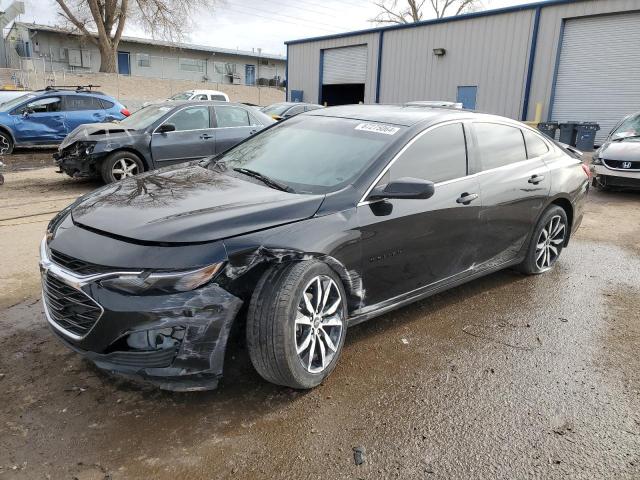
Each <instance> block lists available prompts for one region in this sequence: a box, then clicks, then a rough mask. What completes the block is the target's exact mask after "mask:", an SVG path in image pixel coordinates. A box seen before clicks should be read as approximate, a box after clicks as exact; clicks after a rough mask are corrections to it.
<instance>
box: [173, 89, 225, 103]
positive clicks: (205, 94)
mask: <svg viewBox="0 0 640 480" xmlns="http://www.w3.org/2000/svg"><path fill="white" fill-rule="evenodd" d="M167 100H173V101H180V100H197V101H201V100H216V101H218V102H228V101H229V95H227V94H226V93H224V92H219V91H218V90H187V91H186V92H180V93H176V94H175V95H173V96H172V97H169V98H168V99H167Z"/></svg>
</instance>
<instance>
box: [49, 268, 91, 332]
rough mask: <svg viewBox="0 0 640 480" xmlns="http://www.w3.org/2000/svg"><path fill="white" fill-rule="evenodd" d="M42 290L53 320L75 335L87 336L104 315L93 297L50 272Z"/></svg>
mask: <svg viewBox="0 0 640 480" xmlns="http://www.w3.org/2000/svg"><path fill="white" fill-rule="evenodd" d="M42 290H43V292H44V301H45V304H46V305H45V308H47V311H48V313H49V316H50V318H51V320H52V321H53V322H55V323H56V324H57V325H58V326H59V327H61V328H63V329H64V330H66V331H68V332H70V333H72V334H74V335H78V336H80V337H82V336H84V335H86V334H87V332H88V331H89V330H91V328H92V327H93V326H94V325H95V324H96V322H97V321H98V319H99V318H100V316H101V315H102V308H100V306H99V305H98V304H97V303H96V302H94V301H93V299H92V298H91V297H89V296H88V295H86V294H85V293H84V292H82V291H80V290H77V289H75V288H73V287H70V286H69V285H67V284H66V283H64V282H62V281H61V280H58V279H57V278H56V277H55V276H54V275H52V274H51V273H49V272H47V273H46V274H45V277H44V281H43V283H42Z"/></svg>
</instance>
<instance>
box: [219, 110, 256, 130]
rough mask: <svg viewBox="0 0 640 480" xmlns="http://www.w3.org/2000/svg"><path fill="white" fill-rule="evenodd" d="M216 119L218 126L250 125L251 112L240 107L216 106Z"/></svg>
mask: <svg viewBox="0 0 640 480" xmlns="http://www.w3.org/2000/svg"><path fill="white" fill-rule="evenodd" d="M216 120H217V121H218V128H229V127H248V126H249V125H251V122H250V121H249V113H248V112H247V111H246V110H244V109H242V108H238V107H216Z"/></svg>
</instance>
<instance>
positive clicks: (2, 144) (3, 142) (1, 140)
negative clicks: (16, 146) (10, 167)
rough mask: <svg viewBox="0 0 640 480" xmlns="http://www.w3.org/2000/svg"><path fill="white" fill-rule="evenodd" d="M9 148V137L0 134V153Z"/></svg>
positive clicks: (5, 151)
mask: <svg viewBox="0 0 640 480" xmlns="http://www.w3.org/2000/svg"><path fill="white" fill-rule="evenodd" d="M10 149H11V144H10V143H9V139H8V138H7V137H5V136H4V135H0V155H4V154H5V153H7V152H8V151H9V150H10Z"/></svg>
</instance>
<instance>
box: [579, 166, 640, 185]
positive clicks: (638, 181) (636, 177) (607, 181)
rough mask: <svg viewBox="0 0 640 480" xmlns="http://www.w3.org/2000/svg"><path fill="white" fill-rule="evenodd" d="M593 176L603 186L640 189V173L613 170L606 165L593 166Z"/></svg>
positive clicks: (636, 171) (591, 168)
mask: <svg viewBox="0 0 640 480" xmlns="http://www.w3.org/2000/svg"><path fill="white" fill-rule="evenodd" d="M590 170H591V174H592V176H593V177H594V178H595V179H596V181H597V182H598V183H600V184H601V185H603V186H611V187H623V188H624V187H626V188H640V171H638V170H622V169H612V168H608V167H606V166H604V165H591V167H590Z"/></svg>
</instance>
